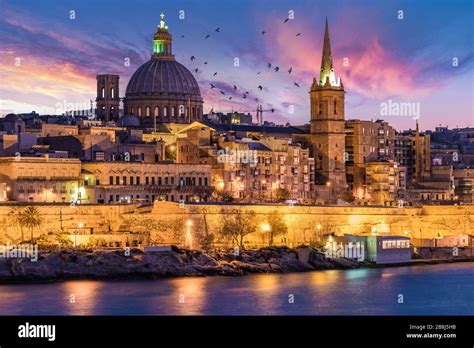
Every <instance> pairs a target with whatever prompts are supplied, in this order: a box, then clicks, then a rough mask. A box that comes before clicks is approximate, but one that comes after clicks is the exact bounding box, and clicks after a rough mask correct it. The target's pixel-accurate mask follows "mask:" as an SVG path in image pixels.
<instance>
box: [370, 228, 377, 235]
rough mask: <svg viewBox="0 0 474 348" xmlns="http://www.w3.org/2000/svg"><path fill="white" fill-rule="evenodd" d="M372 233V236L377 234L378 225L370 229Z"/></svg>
mask: <svg viewBox="0 0 474 348" xmlns="http://www.w3.org/2000/svg"><path fill="white" fill-rule="evenodd" d="M370 231H371V233H372V236H375V235H376V234H377V227H376V226H372V228H371V229H370Z"/></svg>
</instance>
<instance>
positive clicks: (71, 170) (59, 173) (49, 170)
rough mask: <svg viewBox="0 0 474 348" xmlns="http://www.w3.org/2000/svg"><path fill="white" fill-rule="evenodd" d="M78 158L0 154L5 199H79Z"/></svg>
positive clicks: (61, 200) (62, 200)
mask: <svg viewBox="0 0 474 348" xmlns="http://www.w3.org/2000/svg"><path fill="white" fill-rule="evenodd" d="M80 171H81V161H79V160H78V159H75V158H50V157H25V156H21V157H2V158H0V182H1V183H5V184H6V186H5V189H6V190H7V191H8V192H7V197H8V200H10V201H18V202H58V203H59V202H71V201H76V200H80V199H81V192H80V190H79V176H80Z"/></svg>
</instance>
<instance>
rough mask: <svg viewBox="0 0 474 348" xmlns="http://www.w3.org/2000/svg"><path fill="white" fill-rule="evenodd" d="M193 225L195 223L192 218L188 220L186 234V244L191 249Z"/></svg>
mask: <svg viewBox="0 0 474 348" xmlns="http://www.w3.org/2000/svg"><path fill="white" fill-rule="evenodd" d="M192 225H193V222H192V220H187V221H186V234H185V235H184V246H185V247H187V248H189V249H192V248H193V235H192V234H191V226H192Z"/></svg>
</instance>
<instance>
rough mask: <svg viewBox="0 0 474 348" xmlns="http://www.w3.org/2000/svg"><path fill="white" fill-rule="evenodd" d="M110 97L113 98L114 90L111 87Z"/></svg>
mask: <svg viewBox="0 0 474 348" xmlns="http://www.w3.org/2000/svg"><path fill="white" fill-rule="evenodd" d="M110 98H115V90H114V88H113V87H112V88H111V89H110Z"/></svg>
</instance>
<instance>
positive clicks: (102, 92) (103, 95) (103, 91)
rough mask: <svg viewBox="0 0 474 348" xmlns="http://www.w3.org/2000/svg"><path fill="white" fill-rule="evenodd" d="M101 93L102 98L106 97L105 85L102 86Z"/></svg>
mask: <svg viewBox="0 0 474 348" xmlns="http://www.w3.org/2000/svg"><path fill="white" fill-rule="evenodd" d="M101 95H102V98H105V88H104V87H102V91H101Z"/></svg>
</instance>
